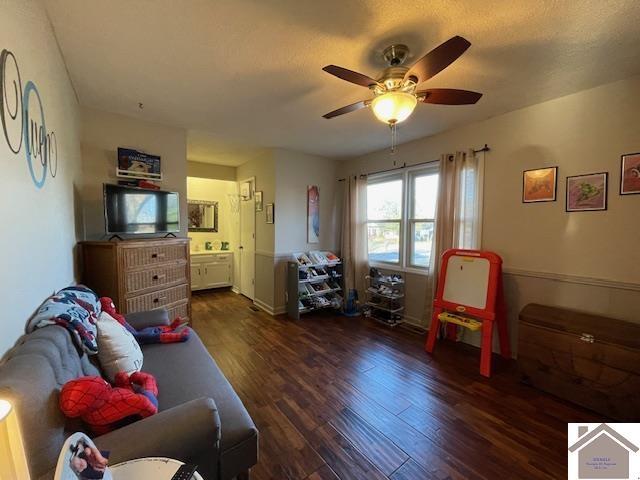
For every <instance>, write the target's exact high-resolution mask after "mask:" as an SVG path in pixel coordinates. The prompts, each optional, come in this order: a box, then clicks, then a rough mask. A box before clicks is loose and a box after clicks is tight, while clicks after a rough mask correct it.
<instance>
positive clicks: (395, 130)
mask: <svg viewBox="0 0 640 480" xmlns="http://www.w3.org/2000/svg"><path fill="white" fill-rule="evenodd" d="M389 128H390V129H391V155H394V154H395V153H396V146H397V145H398V124H397V123H390V124H389Z"/></svg>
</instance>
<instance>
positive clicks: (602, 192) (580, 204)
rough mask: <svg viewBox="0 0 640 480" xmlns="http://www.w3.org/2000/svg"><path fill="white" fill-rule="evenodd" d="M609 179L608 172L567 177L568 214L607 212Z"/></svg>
mask: <svg viewBox="0 0 640 480" xmlns="http://www.w3.org/2000/svg"><path fill="white" fill-rule="evenodd" d="M608 177H609V174H608V173H607V172H602V173H589V174H586V175H576V176H573V177H567V206H566V210H567V212H588V211H594V210H606V209H607V182H608Z"/></svg>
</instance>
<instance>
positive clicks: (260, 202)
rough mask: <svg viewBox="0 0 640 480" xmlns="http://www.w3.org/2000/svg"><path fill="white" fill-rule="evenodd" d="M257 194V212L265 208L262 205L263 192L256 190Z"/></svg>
mask: <svg viewBox="0 0 640 480" xmlns="http://www.w3.org/2000/svg"><path fill="white" fill-rule="evenodd" d="M255 196H256V212H261V211H262V209H263V206H262V192H261V191H260V192H256V193H255Z"/></svg>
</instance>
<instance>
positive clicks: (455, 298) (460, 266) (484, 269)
mask: <svg viewBox="0 0 640 480" xmlns="http://www.w3.org/2000/svg"><path fill="white" fill-rule="evenodd" d="M490 267H491V264H490V262H489V260H488V259H486V258H480V257H472V256H466V255H453V256H451V257H450V258H449V262H448V265H447V274H446V277H445V283H444V290H443V293H442V299H443V300H444V301H445V302H451V303H456V304H458V305H464V306H467V307H473V308H478V309H481V310H484V309H485V308H486V306H487V291H488V288H489V270H490Z"/></svg>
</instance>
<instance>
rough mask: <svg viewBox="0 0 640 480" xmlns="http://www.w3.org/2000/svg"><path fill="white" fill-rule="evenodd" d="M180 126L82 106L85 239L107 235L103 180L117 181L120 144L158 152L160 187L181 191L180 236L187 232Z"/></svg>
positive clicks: (183, 136)
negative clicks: (160, 169) (160, 167)
mask: <svg viewBox="0 0 640 480" xmlns="http://www.w3.org/2000/svg"><path fill="white" fill-rule="evenodd" d="M186 138H187V137H186V132H185V130H183V129H180V128H174V127H167V126H164V125H158V124H155V123H150V122H145V121H143V120H139V119H135V118H131V117H126V116H123V115H117V114H113V113H107V112H102V111H99V110H94V109H91V108H83V109H82V173H83V186H82V206H83V218H84V227H85V233H84V238H85V239H88V240H97V239H101V238H103V237H104V236H105V228H104V213H103V210H104V209H103V192H102V185H103V184H104V183H116V182H117V181H118V178H117V177H116V162H117V150H118V147H125V148H133V149H136V150H140V151H143V152H145V153H151V154H154V155H159V156H160V157H161V159H162V175H163V180H162V182H161V188H162V189H163V190H170V191H174V192H178V193H179V194H180V235H181V236H186V233H187V215H186V214H187V195H186V194H187V159H186V153H187V140H186Z"/></svg>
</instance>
